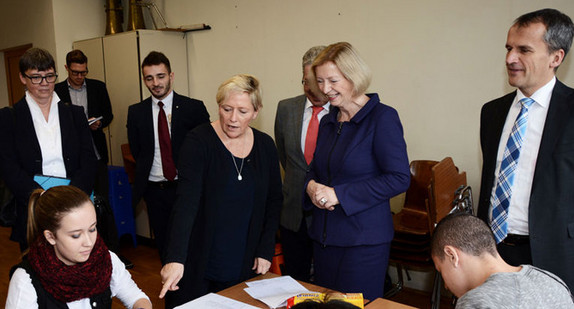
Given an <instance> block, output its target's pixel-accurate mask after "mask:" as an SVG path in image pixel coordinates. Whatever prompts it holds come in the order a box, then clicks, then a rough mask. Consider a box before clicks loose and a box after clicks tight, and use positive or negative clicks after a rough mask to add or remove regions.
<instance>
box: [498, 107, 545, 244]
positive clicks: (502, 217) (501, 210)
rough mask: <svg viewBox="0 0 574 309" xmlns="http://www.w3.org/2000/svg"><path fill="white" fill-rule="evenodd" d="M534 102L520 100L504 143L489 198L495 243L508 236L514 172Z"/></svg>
mask: <svg viewBox="0 0 574 309" xmlns="http://www.w3.org/2000/svg"><path fill="white" fill-rule="evenodd" d="M534 102H535V101H534V100H532V99H530V98H524V99H521V100H520V104H521V105H522V107H521V108H520V113H519V114H518V117H516V121H515V122H514V125H513V126H512V131H511V132H510V136H509V137H508V141H507V142H506V148H504V153H503V154H502V162H500V171H499V173H498V178H497V179H496V189H495V191H494V193H493V194H492V196H491V198H490V204H491V205H492V216H491V221H490V227H491V228H492V232H493V233H494V237H495V238H496V243H499V242H501V241H502V240H503V239H504V238H506V235H507V234H508V223H507V219H508V206H509V205H510V198H511V197H512V184H513V181H514V172H515V171H516V167H517V165H518V159H519V158H520V148H521V147H522V142H523V141H524V133H525V132H526V127H527V122H528V108H529V107H530V106H531V105H532V103H534Z"/></svg>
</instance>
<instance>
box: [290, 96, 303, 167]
mask: <svg viewBox="0 0 574 309" xmlns="http://www.w3.org/2000/svg"><path fill="white" fill-rule="evenodd" d="M305 103H306V97H305V96H301V99H300V100H298V102H297V108H296V109H295V112H294V113H291V114H290V117H291V119H290V121H289V123H291V124H292V126H293V128H292V130H289V134H294V136H293V138H292V139H291V140H292V141H293V142H294V144H295V145H291V147H292V149H297V161H298V162H299V164H301V166H302V167H303V168H304V169H307V161H305V154H304V153H303V150H302V149H301V139H302V136H301V134H302V133H303V114H304V113H305Z"/></svg>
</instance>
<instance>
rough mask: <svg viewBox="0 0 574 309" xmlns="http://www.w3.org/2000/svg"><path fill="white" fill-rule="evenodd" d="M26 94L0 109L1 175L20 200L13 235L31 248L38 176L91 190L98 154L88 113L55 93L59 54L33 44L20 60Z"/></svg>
mask: <svg viewBox="0 0 574 309" xmlns="http://www.w3.org/2000/svg"><path fill="white" fill-rule="evenodd" d="M19 68H20V81H21V82H22V84H23V85H24V86H25V87H26V94H25V96H24V97H23V98H22V99H21V100H20V101H18V102H17V103H16V104H14V106H13V107H6V108H3V109H2V110H0V178H1V179H3V180H4V182H5V184H6V186H7V187H8V189H10V191H11V192H12V194H13V195H14V198H15V200H16V223H15V224H14V226H13V227H12V234H11V235H10V239H11V240H13V241H16V242H18V243H19V244H20V250H22V251H24V250H25V249H26V248H27V243H26V225H27V218H28V199H29V197H30V194H31V193H32V191H33V190H34V189H37V188H40V184H38V183H37V182H35V181H34V176H35V175H46V176H55V177H62V178H67V179H70V184H71V185H74V186H76V187H78V188H80V189H81V190H83V191H84V192H85V193H86V194H91V193H92V189H93V186H94V179H95V173H96V156H95V153H94V146H93V143H92V138H91V135H90V129H89V127H88V122H87V119H86V116H85V114H84V111H83V109H82V108H81V107H79V106H74V105H71V104H69V103H65V102H61V101H60V98H59V97H58V95H57V94H56V93H55V92H54V85H55V82H56V79H57V78H58V74H57V73H56V69H55V62H54V58H53V57H52V55H50V53H49V52H48V51H46V50H44V49H40V48H31V49H29V50H28V51H26V52H25V53H24V54H23V55H22V57H21V58H20V63H19Z"/></svg>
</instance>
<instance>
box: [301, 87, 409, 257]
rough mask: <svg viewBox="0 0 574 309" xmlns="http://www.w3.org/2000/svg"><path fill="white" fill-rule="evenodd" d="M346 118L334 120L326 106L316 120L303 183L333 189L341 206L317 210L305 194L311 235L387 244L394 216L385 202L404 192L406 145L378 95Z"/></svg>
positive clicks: (340, 242)
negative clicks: (310, 158) (312, 182)
mask: <svg viewBox="0 0 574 309" xmlns="http://www.w3.org/2000/svg"><path fill="white" fill-rule="evenodd" d="M368 96H369V98H370V99H369V101H368V102H367V103H366V104H365V105H364V106H363V107H362V108H361V109H360V110H359V111H358V112H357V113H356V114H355V116H353V118H352V119H351V120H350V121H345V122H339V121H338V119H337V114H338V108H337V107H333V106H331V110H330V112H329V114H328V115H326V116H325V117H323V119H321V124H320V125H319V136H318V137H317V148H316V149H315V158H321V160H313V162H311V167H310V170H309V173H307V176H306V182H308V181H310V180H311V179H314V180H315V181H316V182H318V183H321V184H324V185H327V186H330V187H333V189H334V190H335V193H336V194H337V198H338V199H339V203H340V205H337V206H336V207H335V209H334V210H333V211H328V210H324V209H319V208H317V207H315V205H313V204H312V203H311V199H310V198H309V196H308V195H307V194H305V200H304V204H303V209H306V210H313V223H312V224H311V227H310V229H309V236H310V237H311V239H313V240H315V241H317V242H320V243H321V244H324V245H328V246H338V247H352V246H363V245H378V244H383V243H390V242H391V240H392V239H393V234H394V229H393V218H392V215H391V207H390V203H389V200H390V198H392V197H393V196H396V195H398V194H400V193H403V192H405V191H406V190H407V188H408V187H409V184H410V180H411V175H410V169H409V158H408V156H407V145H406V143H405V139H404V138H403V127H402V125H401V121H400V119H399V114H398V113H397V111H396V110H395V109H394V108H392V107H390V106H388V105H385V104H382V103H381V102H380V100H379V96H378V95H377V94H368Z"/></svg>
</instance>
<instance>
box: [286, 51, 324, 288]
mask: <svg viewBox="0 0 574 309" xmlns="http://www.w3.org/2000/svg"><path fill="white" fill-rule="evenodd" d="M324 48H325V46H315V47H312V48H311V49H309V50H308V51H307V52H306V53H305V55H304V56H303V80H302V83H303V90H304V92H305V94H303V95H300V96H297V97H294V98H290V99H285V100H282V101H280V102H279V105H278V107H277V115H276V117H275V142H276V144H277V150H278V154H279V161H280V162H281V166H283V169H284V170H285V179H284V181H283V196H284V199H283V208H282V210H281V222H280V227H279V228H280V231H281V232H280V233H281V244H282V248H283V255H284V259H285V273H286V274H287V275H291V276H292V277H293V278H295V279H297V280H302V281H307V282H308V281H309V279H310V275H311V272H310V271H311V258H312V248H313V243H312V241H311V239H310V238H309V236H308V235H307V227H308V224H310V223H311V220H310V219H311V217H310V216H311V214H310V212H309V213H306V212H304V211H303V209H302V206H301V204H302V202H303V194H304V188H303V185H304V183H305V174H306V173H307V170H308V168H309V164H310V163H311V160H312V159H313V153H314V150H315V144H316V142H317V132H318V125H319V122H320V120H321V117H323V116H324V115H326V114H327V113H329V104H328V103H327V102H328V100H327V98H326V97H325V96H324V95H323V94H322V93H321V92H320V91H319V90H318V89H311V88H310V86H311V85H313V84H312V83H310V82H309V80H308V79H309V78H311V76H312V75H311V73H310V72H311V63H313V60H314V59H315V57H317V55H318V54H319V53H320V52H321V51H322V50H323V49H324ZM314 110H315V112H314Z"/></svg>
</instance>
